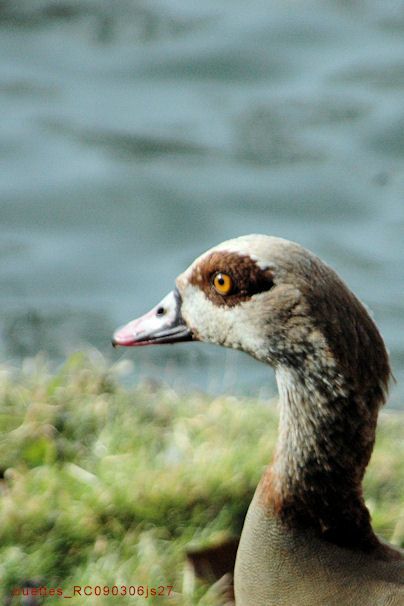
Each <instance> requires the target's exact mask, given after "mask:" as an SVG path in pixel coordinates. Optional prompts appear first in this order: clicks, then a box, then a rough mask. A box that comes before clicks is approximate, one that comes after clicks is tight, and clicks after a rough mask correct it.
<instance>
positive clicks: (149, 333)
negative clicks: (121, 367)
mask: <svg viewBox="0 0 404 606" xmlns="http://www.w3.org/2000/svg"><path fill="white" fill-rule="evenodd" d="M181 303H182V300H181V296H180V294H179V292H178V290H177V289H175V290H173V291H171V292H170V293H169V294H168V295H167V296H166V297H164V299H163V300H162V301H161V302H160V303H158V305H156V307H153V309H152V310H150V311H148V312H147V313H146V314H145V315H144V316H141V317H140V318H136V320H132V321H131V322H129V324H126V325H125V326H122V327H121V328H118V330H116V331H115V333H114V336H113V338H112V345H113V346H114V347H118V346H123V347H140V346H141V345H159V344H163V343H178V342H179V341H191V340H192V339H193V338H194V337H193V335H192V331H191V330H190V329H189V328H188V326H187V325H186V324H185V322H184V319H183V317H182V315H181Z"/></svg>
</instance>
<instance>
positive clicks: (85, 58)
mask: <svg viewBox="0 0 404 606" xmlns="http://www.w3.org/2000/svg"><path fill="white" fill-rule="evenodd" d="M403 99H404V3H403V2H399V1H395V2H388V1H387V2H384V3H380V2H377V1H375V0H374V1H371V0H369V1H366V0H362V1H357V2H355V1H353V0H351V1H349V0H345V1H342V0H340V1H336V0H335V1H334V2H331V1H328V2H327V1H324V0H323V1H321V2H320V1H319V2H310V1H308V2H304V3H299V2H287V1H286V2H285V1H284V0H283V1H282V2H281V1H275V0H272V1H268V0H266V1H265V2H264V1H260V0H252V1H250V2H248V3H245V2H238V1H235V0H233V1H232V2H226V1H225V0H215V1H214V2H213V1H209V0H205V1H204V2H203V3H201V2H196V1H193V0H170V1H169V0H166V1H164V0H161V1H159V2H157V1H154V0H147V1H146V0H145V1H144V2H140V1H135V0H133V1H130V0H121V1H120V2H116V3H112V2H109V1H107V0H105V1H102V0H93V1H90V0H80V1H79V0H76V1H75V0H64V1H63V2H60V1H59V2H56V1H53V2H51V1H49V0H48V1H46V0H26V1H25V2H24V1H23V0H20V1H16V2H11V1H3V2H0V103H1V109H2V115H1V120H0V171H1V179H0V222H1V230H0V260H1V262H0V283H1V289H0V298H1V307H2V314H1V334H2V339H1V348H2V358H3V360H10V359H16V358H21V357H25V356H27V355H32V354H34V353H36V352H37V351H39V350H46V351H49V353H50V355H51V357H52V358H54V359H61V358H62V357H63V356H64V355H66V353H68V352H69V351H74V350H75V349H77V348H80V347H83V346H85V345H86V344H93V345H95V346H96V347H98V348H100V349H101V351H103V352H109V348H110V346H109V339H110V334H111V331H112V329H113V328H114V327H115V326H116V325H118V324H121V323H123V322H125V321H126V320H128V319H130V318H132V317H134V316H135V315H138V314H139V313H141V312H143V311H144V310H146V309H147V308H148V307H149V306H151V305H152V304H154V303H155V302H157V301H158V300H159V299H160V298H161V297H162V296H163V295H164V294H165V292H166V291H168V290H169V289H171V287H172V283H173V279H174V277H175V276H176V275H177V274H178V273H179V272H180V271H181V270H182V269H183V268H184V267H185V266H186V265H188V263H189V262H190V261H191V260H192V259H193V258H194V257H195V255H196V254H198V253H200V252H202V251H203V250H204V249H206V248H207V247H208V246H211V245H213V244H215V243H217V242H219V241H221V240H223V239H224V238H228V237H232V236H235V235H240V234H242V233H248V232H263V233H271V234H276V235H280V236H283V237H286V238H290V239H294V240H297V241H299V242H300V243H302V244H303V245H305V246H307V247H309V248H311V249H312V250H314V251H315V252H316V253H317V254H319V255H320V256H321V257H323V258H324V259H325V260H327V261H328V262H329V263H330V264H331V265H333V266H334V267H335V268H336V269H337V270H338V271H339V273H340V274H341V275H342V276H343V277H344V278H345V280H346V281H347V282H348V284H349V285H350V286H351V287H352V288H353V290H354V291H355V292H356V293H357V294H358V295H359V296H360V297H361V299H362V300H364V301H365V302H366V304H367V305H368V306H369V307H370V308H371V309H372V310H373V312H374V315H375V317H376V320H377V322H378V324H379V326H380V327H381V330H382V332H383V335H384V337H385V340H386V342H387V345H388V347H389V350H390V352H391V356H392V362H393V366H394V373H395V376H396V378H397V380H398V383H397V385H396V386H394V387H393V394H392V405H393V406H400V405H401V406H402V405H403V403H404V370H403V367H404V313H403V312H404V288H403V284H404V279H403V278H404V269H403V260H404V237H403V236H404V103H403ZM110 355H111V358H113V359H120V358H121V357H122V356H124V357H125V358H130V359H132V360H133V362H134V366H135V368H134V376H139V375H140V376H142V377H144V376H153V377H156V378H162V379H163V380H167V381H169V382H171V383H175V384H178V383H183V384H184V385H189V384H192V385H197V386H200V387H202V388H203V389H209V390H211V391H221V390H227V391H234V392H237V391H244V392H245V391H247V392H254V393H255V392H258V391H259V390H260V389H261V388H262V387H263V386H268V391H269V393H271V391H273V389H274V387H273V379H272V375H271V372H270V371H268V369H267V368H266V367H265V366H264V365H259V364H258V363H256V362H254V361H252V360H250V359H249V358H248V357H247V356H245V355H242V354H239V353H237V352H226V351H224V350H220V349H219V348H214V347H208V346H203V345H200V344H199V345H198V344H192V345H182V346H177V347H176V348H155V349H154V348H152V349H147V348H146V349H142V350H141V351H131V352H125V353H123V352H118V353H113V352H112V353H111V354H110ZM223 365H224V366H223ZM223 367H224V368H225V372H224V373H223Z"/></svg>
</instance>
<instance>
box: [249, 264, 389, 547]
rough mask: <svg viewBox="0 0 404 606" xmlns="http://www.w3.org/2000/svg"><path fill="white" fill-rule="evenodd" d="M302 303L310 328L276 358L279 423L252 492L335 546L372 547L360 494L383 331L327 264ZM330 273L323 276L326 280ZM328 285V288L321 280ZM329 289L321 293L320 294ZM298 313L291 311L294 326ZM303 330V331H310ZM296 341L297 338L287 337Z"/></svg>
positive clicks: (381, 371) (384, 370) (380, 380)
mask: <svg viewBox="0 0 404 606" xmlns="http://www.w3.org/2000/svg"><path fill="white" fill-rule="evenodd" d="M317 269H318V270H319V271H320V275H318V276H315V278H317V279H319V280H320V281H323V282H324V285H323V286H324V287H323V288H322V289H320V290H318V293H321V292H324V293H327V301H325V300H322V299H321V296H318V295H317V296H316V298H315V299H313V298H312V299H310V293H307V298H306V300H307V301H308V306H309V307H308V308H306V309H305V310H304V313H303V314H302V316H304V322H302V325H301V327H300V329H299V328H298V329H297V333H299V330H300V333H301V334H302V335H303V333H304V332H305V331H307V328H308V318H311V319H312V320H311V322H313V323H314V324H315V326H316V328H317V329H320V332H319V335H320V334H321V335H322V337H325V339H322V338H319V339H318V341H317V342H316V339H312V344H313V346H312V348H311V350H310V349H308V348H307V341H305V339H304V338H303V337H302V339H301V341H302V343H303V342H304V343H305V346H304V351H303V349H302V351H301V352H300V354H299V348H298V347H296V356H295V358H294V360H292V361H290V360H289V361H288V362H287V363H285V364H282V363H281V364H279V365H278V366H277V367H276V375H277V382H278V388H279V395H280V410H281V419H280V432H279V441H278V445H277V449H276V453H275V458H274V461H273V464H272V465H271V466H270V467H269V468H268V470H267V472H266V474H265V475H264V478H263V480H262V483H261V494H262V500H263V502H264V504H265V506H266V507H267V508H270V509H271V510H272V511H273V512H274V513H275V514H276V515H277V516H279V517H280V518H281V519H282V520H283V521H285V523H287V524H289V525H292V526H296V525H297V526H299V527H302V526H303V527H308V528H311V529H314V530H315V531H316V532H317V533H318V535H319V536H321V537H322V538H324V539H326V540H328V541H330V542H332V543H335V544H337V545H339V546H342V547H349V548H353V549H359V550H363V551H371V550H373V549H375V548H380V543H379V541H378V539H377V537H376V536H375V534H374V532H373V530H372V528H371V524H370V516H369V512H368V510H367V508H366V506H365V504H364V500H363V496H362V487H361V484H362V479H363V475H364V472H365V469H366V466H367V464H368V462H369V459H370V455H371V452H372V449H373V445H374V441H375V430H376V422H377V415H378V410H379V408H380V406H381V405H382V404H383V403H384V400H385V393H386V390H387V383H388V379H389V376H390V368H389V363H388V357H387V353H386V349H385V346H384V343H383V340H382V338H381V336H380V334H379V332H378V330H377V328H376V325H375V324H374V322H373V320H372V319H371V318H370V316H369V314H368V313H367V311H366V309H365V308H364V306H363V305H362V304H361V303H360V302H359V301H358V299H357V298H356V297H355V296H354V295H353V294H352V293H351V292H350V291H349V290H348V289H347V288H346V286H345V284H344V283H343V282H341V281H340V280H339V278H338V276H336V274H334V272H332V273H331V274H330V276H328V275H327V272H326V271H324V270H323V268H322V267H319V268H317ZM329 277H331V279H332V282H331V284H327V281H329ZM328 286H331V287H332V292H331V293H330V292H329V291H328V290H327V287H328ZM330 295H331V296H330ZM298 318H299V314H298V315H297V316H295V323H296V325H297V326H298V324H299V321H298ZM312 334H313V331H312ZM297 341H298V339H297Z"/></svg>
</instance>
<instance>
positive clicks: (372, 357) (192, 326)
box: [113, 235, 404, 606]
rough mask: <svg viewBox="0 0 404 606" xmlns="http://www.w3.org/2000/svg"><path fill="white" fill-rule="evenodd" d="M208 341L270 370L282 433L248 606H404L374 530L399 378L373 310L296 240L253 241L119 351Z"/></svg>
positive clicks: (178, 294) (247, 577) (191, 273)
mask: <svg viewBox="0 0 404 606" xmlns="http://www.w3.org/2000/svg"><path fill="white" fill-rule="evenodd" d="M187 340H198V341H207V342H210V343H217V344H219V345H224V346H225V347H232V348H235V349H240V350H242V351H245V352H247V353H249V354H251V355H252V356H254V357H255V358H257V359H258V360H260V361H262V362H266V363H268V364H270V365H271V366H272V367H273V368H274V369H275V373H276V379H277V384H278V390H279V404H280V427H279V438H278V444H277V448H276V452H275V456H274V460H273V462H272V464H271V465H270V466H269V467H268V468H267V470H266V471H265V473H264V475H263V477H262V479H261V481H260V483H259V485H258V487H257V490H256V492H255V496H254V498H253V501H252V503H251V505H250V508H249V510H248V514H247V517H246V520H245V524H244V528H243V532H242V536H241V540H240V545H239V549H238V553H237V559H236V566H235V594H236V604H237V606H313V605H316V606H403V605H404V556H403V553H402V552H400V551H399V550H396V549H393V547H391V546H388V545H386V544H384V543H383V542H382V541H381V540H379V539H378V538H377V536H376V535H375V533H374V532H373V529H372V526H371V523H370V516H369V512H368V510H367V508H366V506H365V503H364V499H363V495H362V487H361V484H362V478H363V475H364V472H365V468H366V466H367V464H368V461H369V458H370V455H371V452H372V449H373V444H374V441H375V429H376V422H377V415H378V410H379V408H380V406H381V405H382V404H383V403H384V401H385V397H386V392H387V386H388V380H389V377H390V367H389V362H388V356H387V353H386V349H385V346H384V343H383V340H382V337H381V336H380V333H379V331H378V329H377V327H376V326H375V323H374V322H373V320H372V319H371V317H370V316H369V314H368V312H367V311H366V309H365V307H364V306H363V305H362V304H361V303H360V301H359V300H358V299H357V298H356V297H355V295H354V294H353V293H352V292H351V291H350V290H349V289H348V287H347V286H346V285H345V284H344V282H343V281H342V280H341V279H340V278H339V277H338V275H337V274H336V273H335V272H334V271H333V270H332V269H331V268H330V267H328V266H327V265H326V264H325V263H323V262H322V261H321V260H320V259H319V258H318V257H316V256H315V255H314V254H312V253H311V252H309V251H308V250H306V249H304V248H302V247H301V246H299V245H298V244H296V243H294V242H289V241H287V240H284V239H281V238H276V237H270V236H264V235H250V236H243V237H240V238H236V239H233V240H229V241H227V242H223V243H222V244H220V245H218V246H216V247H215V248H212V249H210V250H208V251H207V252H206V253H204V254H203V255H201V256H200V257H198V258H197V259H196V260H195V261H194V262H193V263H192V265H191V266H190V267H189V268H188V269H187V270H186V271H185V272H184V273H183V274H181V275H180V276H179V277H178V278H177V281H176V288H175V289H174V290H173V291H172V292H171V293H170V294H169V295H167V296H166V297H165V298H164V299H163V300H162V301H161V303H159V304H158V305H157V306H156V307H155V308H154V309H152V310H151V311H150V312H148V313H147V314H146V315H144V316H143V317H141V318H138V319H136V320H134V321H132V322H130V323H129V324H127V325H126V326H124V327H123V328H120V329H119V330H117V331H116V333H115V335H114V341H113V342H114V344H115V345H124V346H134V345H136V346H140V345H152V344H159V343H175V342H178V341H187Z"/></svg>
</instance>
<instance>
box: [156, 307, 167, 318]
mask: <svg viewBox="0 0 404 606" xmlns="http://www.w3.org/2000/svg"><path fill="white" fill-rule="evenodd" d="M164 313H165V309H164V307H158V308H157V311H156V316H164Z"/></svg>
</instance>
